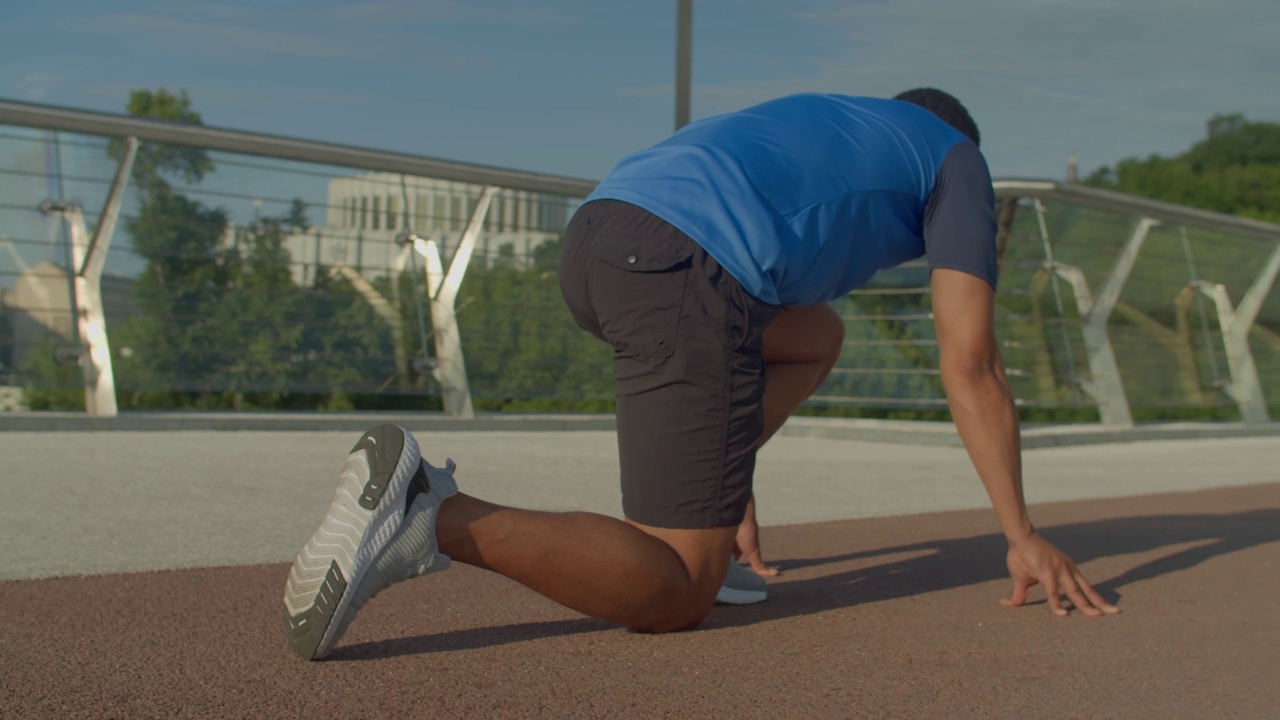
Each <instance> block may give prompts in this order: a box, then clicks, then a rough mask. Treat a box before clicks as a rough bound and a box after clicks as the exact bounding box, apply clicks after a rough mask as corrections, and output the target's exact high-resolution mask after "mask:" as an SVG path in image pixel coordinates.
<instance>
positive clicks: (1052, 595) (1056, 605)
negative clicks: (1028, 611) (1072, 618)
mask: <svg viewBox="0 0 1280 720" xmlns="http://www.w3.org/2000/svg"><path fill="white" fill-rule="evenodd" d="M1040 584H1041V585H1044V595H1045V600H1047V601H1048V602H1049V609H1050V610H1052V611H1053V614H1054V615H1057V616H1058V617H1066V616H1067V609H1066V608H1064V607H1062V598H1061V597H1060V593H1059V588H1058V579H1057V578H1055V577H1054V576H1053V575H1045V576H1044V577H1042V578H1040Z"/></svg>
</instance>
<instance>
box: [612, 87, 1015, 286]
mask: <svg viewBox="0 0 1280 720" xmlns="http://www.w3.org/2000/svg"><path fill="white" fill-rule="evenodd" d="M601 199H612V200H621V201H624V202H628V203H631V204H633V205H638V206H640V207H642V208H644V209H646V210H648V211H649V212H651V213H653V214H655V215H657V216H658V217H661V218H662V219H664V220H666V221H667V222H669V223H671V224H672V225H674V226H676V227H677V228H679V229H680V230H681V231H683V232H684V233H685V234H686V235H688V236H690V237H691V238H693V239H694V240H695V241H696V242H697V243H698V244H699V245H701V246H702V247H703V248H704V249H705V250H706V251H707V253H708V254H710V255H711V257H713V258H715V259H716V261H717V262H719V263H720V264H721V265H722V266H724V268H725V269H726V270H728V271H729V273H730V274H732V275H733V276H734V277H735V278H736V279H737V280H738V282H740V283H742V285H743V287H744V288H746V290H747V291H748V292H750V293H751V294H752V295H754V296H755V297H757V298H759V299H760V300H763V301H764V302H767V303H770V304H774V305H812V304H816V303H821V302H826V301H828V300H832V299H834V298H837V297H840V296H841V295H843V294H845V293H847V292H848V291H849V290H852V289H854V288H857V287H860V286H862V285H864V284H866V282H867V281H868V280H870V279H871V276H872V275H874V274H875V273H876V271H877V270H880V269H882V268H888V267H893V266H896V265H900V264H902V263H904V262H906V261H908V260H911V259H913V258H918V257H921V256H922V255H926V254H927V255H928V261H929V266H930V267H931V268H939V267H947V268H953V269H957V270H962V271H964V272H968V273H970V274H973V275H976V276H978V277H981V278H983V279H985V280H986V281H987V282H989V283H990V284H991V285H992V286H993V287H994V286H995V280H996V252H995V227H996V222H995V212H994V207H995V199H994V195H993V192H992V187H991V175H990V172H989V171H988V170H987V165H986V162H985V161H984V160H983V159H982V155H981V153H980V152H979V151H978V148H977V147H976V146H975V145H974V144H973V143H972V142H971V141H969V140H968V139H967V138H966V137H965V136H964V135H963V134H961V133H960V132H959V131H957V130H955V129H954V128H952V127H951V126H950V125H948V124H947V123H946V122H944V121H943V120H941V119H939V118H938V117H937V116H935V115H934V114H933V113H931V112H929V111H928V110H925V109H924V108H922V107H919V106H917V105H913V104H910V103H906V102H901V101H897V100H883V99H877V98H863V97H848V96H844V95H821V94H812V93H811V94H802V95H791V96H788V97H784V98H780V99H777V100H772V101H770V102H766V103H763V104H761V105H756V106H755V107H750V108H747V109H745V110H741V111H738V112H734V113H729V114H727V115H720V116H717V117H712V118H707V119H705V120H700V121H698V122H696V123H693V124H691V125H688V126H686V127H684V128H683V129H681V130H680V131H679V132H677V133H676V134H675V135H673V136H671V137H670V138H668V139H667V140H665V141H663V142H661V143H659V144H657V145H655V146H654V147H652V148H649V149H648V150H643V151H640V152H638V153H635V154H633V155H630V156H628V157H626V158H624V159H623V160H622V161H620V162H619V163H618V165H617V166H616V167H615V168H614V169H613V171H612V172H610V173H609V175H608V177H606V178H605V179H604V181H603V182H601V183H600V185H599V186H598V187H597V188H596V189H595V191H594V192H592V193H591V195H590V196H589V197H588V198H587V201H588V202H590V201H591V200H601Z"/></svg>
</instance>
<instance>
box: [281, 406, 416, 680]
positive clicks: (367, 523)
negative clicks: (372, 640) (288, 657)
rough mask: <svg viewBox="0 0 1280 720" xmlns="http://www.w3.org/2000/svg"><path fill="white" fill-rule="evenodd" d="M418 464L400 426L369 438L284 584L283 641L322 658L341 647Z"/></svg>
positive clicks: (344, 473)
mask: <svg viewBox="0 0 1280 720" xmlns="http://www.w3.org/2000/svg"><path fill="white" fill-rule="evenodd" d="M420 459H421V456H420V453H419V449H418V443H417V441H416V440H414V439H413V436H412V435H410V434H409V433H407V432H405V431H404V430H403V429H402V428H399V427H396V426H395V425H380V426H378V427H376V428H373V429H372V430H370V431H368V432H366V433H365V434H364V435H363V436H362V437H361V438H360V440H359V441H358V442H357V443H356V444H355V447H353V448H352V449H351V454H350V455H348V456H347V461H346V463H345V464H344V465H343V467H342V472H341V473H340V474H339V476H338V488H337V490H336V491H335V492H334V495H333V501H332V502H331V503H330V504H329V511H328V512H327V513H326V514H325V517H324V520H322V521H321V522H320V527H319V528H318V529H317V530H316V532H315V534H314V535H312V536H311V539H310V540H308V541H307V544H306V545H304V546H303V548H302V551H301V552H299V553H298V556H297V557H296V558H294V561H293V567H292V568H290V570H289V579H288V582H287V583H286V585H285V593H284V607H283V609H282V611H281V614H282V616H283V618H284V629H285V638H286V639H287V640H288V642H289V646H290V647H291V648H293V651H294V652H296V653H297V654H298V655H300V656H302V657H303V658H305V659H307V660H319V659H321V658H323V657H324V656H325V655H328V654H329V651H330V650H332V649H333V646H334V645H335V644H336V643H337V642H338V639H339V636H340V635H341V633H342V631H344V630H345V629H346V627H347V625H348V624H349V623H348V622H343V620H344V619H345V618H344V615H345V613H346V612H347V610H348V609H349V608H350V605H351V599H352V595H354V592H349V590H354V589H355V588H356V587H357V586H359V584H360V581H361V580H362V579H363V578H364V574H365V573H366V572H367V571H368V570H369V567H370V566H371V565H372V564H373V561H374V559H375V558H376V557H377V555H378V553H380V552H381V551H382V549H383V548H384V547H386V545H387V543H388V542H390V540H391V538H392V536H393V535H395V533H396V531H397V530H399V529H400V524H401V522H402V521H403V520H404V499H405V493H406V489H407V488H408V485H409V480H410V479H411V478H412V477H413V475H414V473H415V472H416V471H417V468H418V465H419V461H420Z"/></svg>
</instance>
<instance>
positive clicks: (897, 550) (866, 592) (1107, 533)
mask: <svg viewBox="0 0 1280 720" xmlns="http://www.w3.org/2000/svg"><path fill="white" fill-rule="evenodd" d="M1040 532H1041V534H1042V535H1043V536H1044V537H1046V538H1047V539H1049V541H1050V542H1052V543H1054V544H1055V545H1057V546H1058V547H1060V548H1062V549H1064V550H1065V551H1067V552H1068V553H1069V554H1070V555H1071V556H1072V557H1073V558H1074V559H1075V560H1076V562H1078V563H1086V562H1089V561H1091V560H1096V559H1100V558H1107V557H1114V556H1121V555H1130V554H1138V553H1150V552H1153V551H1158V550H1159V549H1161V548H1177V549H1173V550H1171V551H1170V552H1169V553H1168V554H1165V555H1162V556H1161V557H1158V558H1156V559H1154V560H1148V561H1146V562H1143V563H1141V564H1139V565H1136V566H1134V567H1131V568H1129V569H1128V570H1125V571H1124V572H1122V573H1120V574H1119V575H1116V576H1114V577H1110V578H1105V579H1101V580H1100V579H1098V578H1091V579H1092V580H1093V581H1094V587H1095V588H1096V589H1097V590H1098V591H1099V592H1101V593H1102V595H1103V596H1104V597H1106V598H1107V599H1108V600H1109V601H1111V602H1118V601H1119V599H1120V597H1121V592H1120V591H1121V589H1122V588H1124V587H1125V586H1126V585H1129V584H1132V583H1136V582H1140V581H1143V580H1148V579H1152V578H1156V577H1159V576H1161V575H1166V574H1169V573H1175V572H1178V571H1182V570H1187V569H1189V568H1193V567H1195V566H1196V565H1199V564H1201V563H1203V562H1205V561H1207V560H1210V559H1212V558H1214V557H1218V556H1221V555H1226V554H1229V553H1233V552H1237V551H1239V550H1244V549H1247V548H1251V547H1254V546H1257V545H1263V544H1266V543H1271V542H1276V541H1278V540H1280V509H1276V508H1270V509H1263V510H1252V511H1247V512H1238V513H1225V514H1185V515H1147V516H1140V517H1131V518H1112V519H1106V520H1097V521H1091V522H1080V523H1071V524H1064V525H1058V526H1053V527H1047V528H1042V529H1041V530H1040ZM833 544H835V543H833ZM1188 545H1190V547H1186V546H1188ZM1005 549H1006V545H1005V542H1004V538H1003V537H1002V536H1000V535H997V534H988V535H977V536H971V537H965V538H958V539H945V540H933V541H925V542H919V543H912V544H907V545H898V546H892V547H883V548H875V549H871V550H865V551H858V552H849V553H840V554H834V555H828V556H821V557H807V558H792V559H789V560H782V561H780V562H778V563H777V564H778V565H779V566H780V567H781V568H782V569H783V570H784V572H787V573H789V574H790V573H794V574H797V575H812V571H814V570H818V571H819V572H821V569H822V568H827V567H829V566H839V565H846V564H850V563H853V564H856V565H858V567H856V568H855V569H852V570H838V569H837V570H834V571H832V572H829V573H826V574H821V575H819V576H817V577H806V578H802V579H795V580H786V579H785V578H786V575H784V576H783V578H784V579H783V580H782V581H780V582H775V583H771V584H770V599H769V601H768V602H765V603H761V604H758V605H749V606H743V607H739V608H735V610H734V612H732V613H727V612H721V613H713V614H712V616H711V617H710V618H709V619H708V621H707V622H706V623H704V624H703V626H702V631H715V630H716V629H721V628H730V627H739V626H744V625H754V624H758V623H763V622H769V621H772V620H778V619H782V618H788V617H797V616H803V615H809V614H813V613H821V612H826V611H829V610H835V609H839V608H847V607H853V606H857V605H862V604H866V603H873V602H878V601H883V600H891V599H895V598H902V597H909V596H914V595H923V594H927V593H933V592H938V591H944V590H949V589H952V588H957V587H963V586H967V585H975V584H978V583H984V582H989V581H992V580H999V579H1006V578H1007V577H1008V574H1007V571H1006V570H1005V567H1004V555H1005ZM904 555H905V556H907V557H903V556H904ZM806 571H808V572H806ZM1042 602H1043V601H1042ZM1121 606H1122V607H1123V605H1121ZM614 628H616V626H614V625H612V624H610V623H606V622H603V621H599V620H593V619H590V618H581V619H574V620H558V621H549V622H536V623H520V624H514V625H505V626H500V627H487V628H477V629H474V630H461V631H454V632H449V633H442V634H433V635H419V636H415V637H406V638H397V639H394V640H383V641H379V642H372V643H364V644H359V645H351V646H346V647H341V648H339V649H338V650H336V651H335V652H334V654H333V656H332V658H333V659H334V660H371V659H379V658H387V657H394V656H401V655H419V654H426V653H437V652H445V651H451V650H459V649H474V648H482V647H490V646H498V645H506V644H510V643H517V642H523V641H526V640H536V639H541V638H548V637H555V636H564V635H574V634H580V633H589V632H598V631H601V630H611V629H614Z"/></svg>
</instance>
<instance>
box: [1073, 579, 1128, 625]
mask: <svg viewBox="0 0 1280 720" xmlns="http://www.w3.org/2000/svg"><path fill="white" fill-rule="evenodd" d="M1076 582H1077V583H1078V584H1079V585H1080V590H1081V591H1082V592H1084V594H1085V597H1087V598H1089V602H1090V603H1091V604H1092V605H1093V607H1095V608H1097V609H1099V610H1101V611H1102V612H1103V613H1104V614H1107V615H1117V614H1119V612H1120V608H1118V607H1116V606H1115V605H1112V604H1111V603H1109V602H1107V601H1106V600H1105V599H1104V598H1103V597H1102V595H1101V594H1100V593H1099V592H1098V591H1097V590H1094V589H1093V586H1092V585H1090V584H1089V581H1088V580H1085V579H1084V575H1081V574H1080V572H1079V571H1076Z"/></svg>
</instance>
